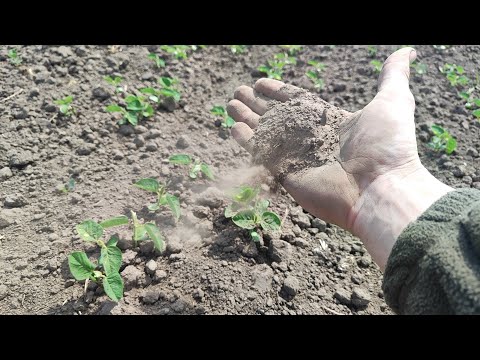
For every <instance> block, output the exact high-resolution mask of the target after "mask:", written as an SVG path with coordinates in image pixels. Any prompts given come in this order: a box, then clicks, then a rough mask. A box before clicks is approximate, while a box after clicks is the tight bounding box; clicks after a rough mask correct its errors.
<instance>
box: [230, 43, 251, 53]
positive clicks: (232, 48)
mask: <svg viewBox="0 0 480 360" xmlns="http://www.w3.org/2000/svg"><path fill="white" fill-rule="evenodd" d="M230 51H231V52H232V53H234V54H235V55H237V54H243V53H244V52H245V51H247V45H230Z"/></svg>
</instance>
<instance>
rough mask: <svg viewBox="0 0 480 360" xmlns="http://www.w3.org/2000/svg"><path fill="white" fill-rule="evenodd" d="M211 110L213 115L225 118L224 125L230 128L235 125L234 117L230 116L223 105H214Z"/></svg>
mask: <svg viewBox="0 0 480 360" xmlns="http://www.w3.org/2000/svg"><path fill="white" fill-rule="evenodd" d="M210 112H211V113H212V114H213V115H217V116H221V117H222V119H223V122H222V123H221V126H222V127H224V128H227V129H230V128H231V127H232V126H233V125H235V120H233V118H232V117H230V116H228V114H227V111H226V110H225V108H224V107H223V106H214V107H213V108H211V109H210Z"/></svg>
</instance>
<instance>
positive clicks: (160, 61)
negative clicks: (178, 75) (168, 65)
mask: <svg viewBox="0 0 480 360" xmlns="http://www.w3.org/2000/svg"><path fill="white" fill-rule="evenodd" d="M148 58H149V59H151V60H153V62H154V63H155V65H156V66H157V68H162V67H165V60H163V59H162V58H161V57H160V56H158V55H157V54H154V53H150V54H148Z"/></svg>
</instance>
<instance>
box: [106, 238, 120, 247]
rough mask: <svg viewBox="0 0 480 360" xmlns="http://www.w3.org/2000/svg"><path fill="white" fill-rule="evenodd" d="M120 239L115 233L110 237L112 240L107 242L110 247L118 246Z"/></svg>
mask: <svg viewBox="0 0 480 360" xmlns="http://www.w3.org/2000/svg"><path fill="white" fill-rule="evenodd" d="M118 240H120V239H119V238H118V236H116V235H113V236H112V237H111V238H110V240H108V242H107V247H108V246H117V243H118Z"/></svg>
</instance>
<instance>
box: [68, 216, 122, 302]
mask: <svg viewBox="0 0 480 360" xmlns="http://www.w3.org/2000/svg"><path fill="white" fill-rule="evenodd" d="M117 219H118V220H117V223H118V222H120V224H124V223H127V224H128V218H127V217H126V216H125V217H123V218H122V217H119V218H117ZM112 221H113V219H109V220H107V221H106V222H104V223H107V224H108V223H109V222H110V223H111V222H112ZM115 226H116V225H115ZM106 227H107V226H105V227H104V226H102V224H98V223H96V222H95V221H93V220H86V221H84V222H82V223H81V224H79V225H77V227H76V230H77V233H78V235H79V236H80V237H81V238H82V239H83V240H85V241H87V242H93V243H96V244H97V245H98V246H99V247H100V257H99V258H98V263H97V264H95V263H92V262H91V261H90V260H89V258H88V256H87V254H86V253H85V252H83V251H76V252H73V253H72V254H70V255H69V256H68V265H69V268H70V272H71V273H72V275H73V277H74V278H75V279H76V280H78V281H82V280H86V281H89V280H91V281H94V282H96V283H98V284H99V285H102V286H103V289H104V291H105V293H106V294H107V296H108V297H109V298H110V299H112V300H113V301H117V302H118V301H119V300H120V299H121V298H122V296H123V280H122V277H121V276H120V273H119V271H120V267H121V266H122V252H121V251H120V249H119V248H118V247H117V242H118V237H116V236H112V237H111V238H110V240H108V242H106V243H105V242H104V241H103V240H101V238H102V236H103V230H104V228H106Z"/></svg>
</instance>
